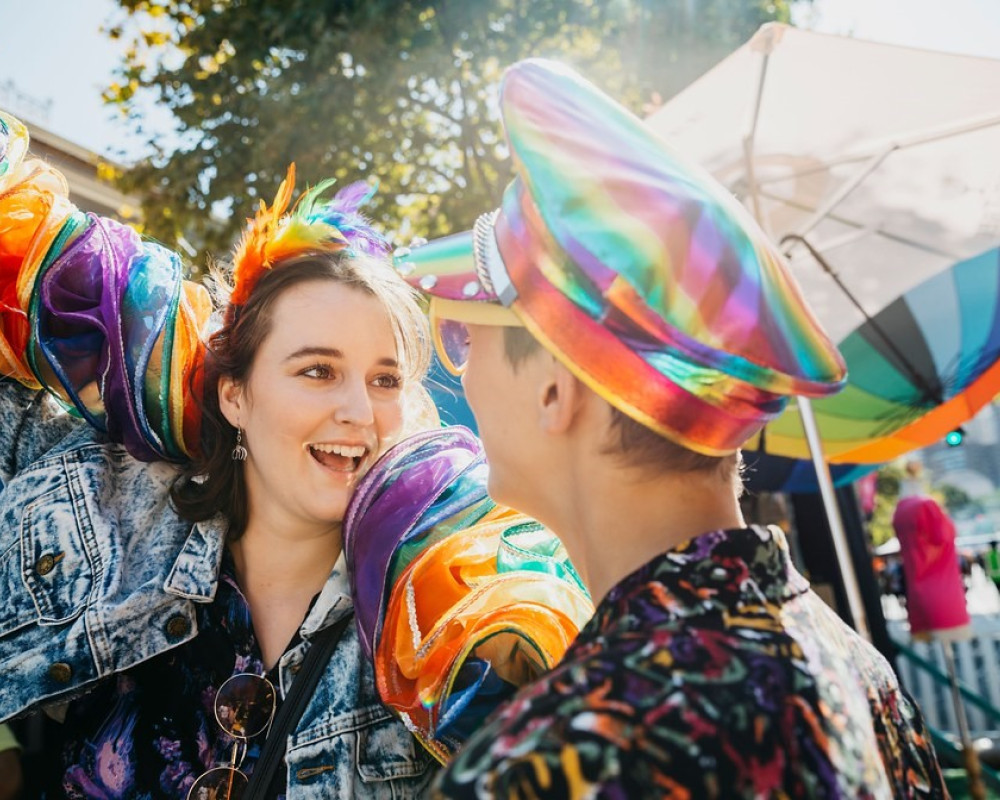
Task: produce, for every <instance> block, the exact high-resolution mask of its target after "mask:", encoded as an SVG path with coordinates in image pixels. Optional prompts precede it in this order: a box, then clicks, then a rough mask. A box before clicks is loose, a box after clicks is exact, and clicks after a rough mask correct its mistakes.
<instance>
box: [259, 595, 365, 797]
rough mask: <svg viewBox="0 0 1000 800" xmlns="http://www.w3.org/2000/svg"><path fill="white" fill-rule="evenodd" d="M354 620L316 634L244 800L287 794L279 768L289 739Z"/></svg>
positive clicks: (279, 714)
mask: <svg viewBox="0 0 1000 800" xmlns="http://www.w3.org/2000/svg"><path fill="white" fill-rule="evenodd" d="M353 617H354V615H353V614H347V615H346V616H345V617H344V618H343V619H340V620H338V621H337V622H335V623H334V624H333V625H331V626H330V627H329V628H325V629H324V630H322V631H320V632H319V633H318V634H316V638H315V639H314V640H313V644H312V647H310V648H309V651H308V652H307V653H306V657H305V658H304V659H303V660H302V667H301V668H300V669H299V674H298V675H296V676H295V680H294V681H293V682H292V688H291V689H289V690H288V695H287V696H286V697H285V699H284V701H283V702H282V703H281V708H279V709H278V713H277V714H275V715H274V722H272V723H271V730H270V732H268V734H267V739H266V740H265V741H264V747H263V748H262V749H261V751H260V758H259V759H258V760H257V764H256V765H255V766H254V768H253V774H251V776H250V782H249V784H247V790H246V792H245V793H244V794H243V800H273V798H275V797H277V796H278V795H279V794H281V793H282V792H283V791H284V789H285V787H284V786H283V785H282V782H281V776H282V773H281V770H280V769H279V767H280V766H281V764H282V762H283V761H284V759H285V745H286V744H287V743H288V735H289V734H290V733H291V732H292V729H293V728H294V727H295V724H296V723H297V722H298V721H299V719H300V718H301V717H302V713H303V712H304V711H305V710H306V705H307V704H308V703H309V701H310V700H311V699H312V696H313V692H314V691H315V689H316V684H317V683H319V679H320V677H321V676H322V675H323V672H324V671H325V670H326V665H327V663H329V661H330V656H332V655H333V650H334V648H335V647H336V646H337V642H338V641H339V640H340V637H341V636H342V635H343V633H344V629H345V628H346V627H347V624H348V623H349V622H350V621H351V619H352V618H353Z"/></svg>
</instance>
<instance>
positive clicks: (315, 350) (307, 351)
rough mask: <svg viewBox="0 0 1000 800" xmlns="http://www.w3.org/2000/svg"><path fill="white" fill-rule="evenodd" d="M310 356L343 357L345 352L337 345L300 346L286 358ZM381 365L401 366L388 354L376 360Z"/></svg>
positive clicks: (288, 359)
mask: <svg viewBox="0 0 1000 800" xmlns="http://www.w3.org/2000/svg"><path fill="white" fill-rule="evenodd" d="M309 356H313V357H315V356H325V357H326V358H332V359H343V358H344V353H343V351H341V350H338V349H337V348H336V347H320V346H310V347H300V348H299V349H298V350H296V351H295V352H294V353H291V354H290V355H288V356H287V357H286V358H285V361H294V360H295V359H297V358H306V357H309ZM375 363H376V364H377V365H378V366H380V367H393V368H395V369H398V368H399V361H398V359H395V358H392V357H390V356H386V357H384V358H380V359H379V360H378V361H376V362H375Z"/></svg>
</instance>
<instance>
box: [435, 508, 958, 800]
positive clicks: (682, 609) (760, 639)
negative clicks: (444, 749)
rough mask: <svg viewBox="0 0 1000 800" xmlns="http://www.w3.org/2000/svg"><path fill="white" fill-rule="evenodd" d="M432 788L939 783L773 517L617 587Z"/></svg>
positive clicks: (934, 787) (901, 789)
mask: <svg viewBox="0 0 1000 800" xmlns="http://www.w3.org/2000/svg"><path fill="white" fill-rule="evenodd" d="M435 792H436V795H437V796H441V797H469V798H474V797H476V798H487V797H490V798H492V797H501V798H508V797H518V798H540V797H545V798H554V797H580V798H582V797H607V798H622V800H624V799H625V798H636V797H650V796H659V797H667V798H675V800H681V799H682V798H697V800H702V799H703V798H723V797H724V798H762V797H787V798H852V800H853V798H889V797H903V798H911V797H921V798H922V797H947V791H946V789H945V788H944V782H943V780H942V777H941V772H940V769H939V767H938V764H937V760H936V758H935V755H934V751H933V748H932V746H931V743H930V737H929V735H928V732H927V730H926V728H925V726H924V723H923V720H922V717H921V715H920V712H919V711H918V709H917V708H916V707H915V706H914V705H913V704H912V702H911V701H910V700H909V699H908V698H907V697H906V695H905V694H903V692H902V691H901V689H900V687H899V685H898V683H897V682H896V678H895V676H894V674H893V671H892V669H891V668H890V666H889V664H888V663H887V662H886V661H885V659H884V658H883V657H882V656H881V655H880V654H879V653H878V652H876V651H875V649H874V648H873V647H871V646H870V645H869V644H868V643H867V642H865V641H864V640H862V639H861V637H860V636H858V635H857V634H856V633H855V632H854V631H853V630H851V629H850V628H849V627H847V626H846V625H845V624H844V623H843V622H842V621H841V620H840V619H839V618H838V617H837V616H836V615H835V614H834V613H833V611H831V610H830V609H829V608H828V607H827V606H826V605H825V604H824V603H823V601H822V600H820V599H819V597H818V596H817V595H816V594H814V593H813V592H812V591H810V589H809V586H808V583H807V581H806V580H805V579H804V578H803V577H802V576H801V575H800V574H798V573H797V572H796V571H795V569H794V567H793V566H792V564H791V560H790V558H789V554H788V546H787V543H786V541H785V538H784V535H783V534H782V533H781V531H780V530H779V529H777V528H770V529H765V528H756V527H755V528H748V529H743V530H730V531H716V532H712V533H707V534H704V535H702V536H699V537H697V538H695V539H692V540H690V541H689V542H687V543H685V544H683V545H681V546H679V547H677V548H675V549H673V550H670V551H669V552H667V553H665V554H664V555H661V556H659V557H657V558H655V559H653V560H652V561H650V562H649V563H648V564H646V565H645V566H644V567H642V568H640V569H639V570H638V571H636V572H634V573H633V574H632V575H630V576H628V577H627V578H625V579H624V580H623V581H621V582H620V583H619V584H618V585H617V586H615V587H614V588H613V589H612V591H611V592H610V593H609V594H608V596H607V597H606V598H605V599H604V600H603V602H602V603H601V604H600V605H599V606H598V609H597V613H596V614H595V616H594V617H593V619H592V620H591V621H590V623H588V625H587V626H586V627H585V628H584V629H583V630H582V631H581V633H580V636H579V637H578V639H577V640H576V642H575V643H574V644H573V645H572V646H571V647H570V649H569V650H568V651H567V653H566V655H565V657H564V659H563V661H562V662H561V663H560V665H559V666H558V667H556V669H555V670H553V671H552V672H551V673H549V674H548V675H546V676H545V677H543V678H542V679H541V680H539V681H538V682H536V683H534V684H532V685H531V686H528V687H526V688H525V689H523V690H521V691H520V692H519V693H518V694H517V695H516V696H515V698H514V699H513V700H512V701H511V702H510V703H508V704H507V705H506V706H504V707H502V708H501V709H500V710H499V712H498V713H497V714H495V715H494V717H493V718H492V719H491V720H490V721H489V722H488V723H487V725H486V726H485V727H484V728H483V729H481V730H480V731H479V732H478V733H477V734H476V735H475V736H474V737H473V738H472V739H471V740H470V741H469V742H468V743H467V744H466V746H465V747H464V748H463V749H462V750H461V751H460V753H459V754H458V756H457V757H456V759H455V760H454V761H453V762H452V763H451V764H450V765H449V766H448V768H447V769H446V770H445V771H444V772H443V773H442V774H441V775H440V776H439V780H438V782H437V783H436V785H435Z"/></svg>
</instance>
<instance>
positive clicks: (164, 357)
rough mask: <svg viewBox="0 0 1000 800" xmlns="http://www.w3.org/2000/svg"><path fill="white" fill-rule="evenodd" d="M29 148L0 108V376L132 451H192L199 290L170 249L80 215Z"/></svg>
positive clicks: (58, 178)
mask: <svg viewBox="0 0 1000 800" xmlns="http://www.w3.org/2000/svg"><path fill="white" fill-rule="evenodd" d="M27 144H28V140H27V132H26V131H25V129H24V126H23V125H21V124H20V123H19V122H18V121H17V120H15V119H13V118H12V117H9V116H5V115H2V114H0V325H2V329H0V374H3V375H6V376H9V377H13V378H15V379H17V380H18V381H20V382H22V383H24V384H25V385H28V386H31V387H32V388H39V387H44V388H46V389H47V390H48V391H49V392H51V393H52V394H54V395H55V396H56V397H57V398H58V399H59V400H61V401H62V402H63V403H64V404H65V405H66V407H67V408H69V409H70V410H71V411H73V412H74V413H76V414H79V415H80V416H82V417H84V418H85V419H86V420H87V421H88V422H89V423H90V424H92V425H94V426H95V427H96V428H98V429H100V430H103V431H106V432H107V434H108V435H109V437H110V438H111V439H112V440H114V441H117V442H121V443H123V444H124V445H125V447H126V448H127V449H128V451H129V452H130V453H131V454H132V455H133V456H135V457H136V458H139V459H143V460H146V461H151V460H157V459H169V460H179V459H183V458H185V457H188V456H190V455H191V454H192V453H193V452H194V450H195V448H196V447H197V444H198V437H199V419H200V414H199V412H198V405H197V399H196V398H197V395H198V391H199V384H198V379H199V377H200V376H199V374H198V373H199V371H200V370H199V368H198V367H199V365H200V364H201V362H202V360H203V351H204V346H203V344H202V333H203V332H204V330H205V327H206V325H207V322H208V319H209V315H210V314H211V311H212V305H211V301H210V298H209V296H208V293H207V291H206V290H205V289H204V287H202V286H200V285H197V284H194V283H191V282H189V281H185V280H184V279H183V275H182V271H181V264H180V260H179V259H178V257H177V256H176V254H174V253H172V252H171V251H169V250H167V249H166V248H164V247H162V246H161V245H159V244H157V243H155V242H151V241H147V240H144V239H142V238H141V237H140V236H139V235H138V234H137V233H136V232H135V231H134V230H133V229H132V228H130V227H128V226H126V225H122V224H120V223H118V222H115V221H114V220H111V219H107V218H104V217H97V216H94V215H85V214H82V213H80V212H79V211H78V210H77V209H76V208H75V206H74V205H73V204H72V202H71V201H70V200H69V191H68V187H67V185H66V181H65V179H64V178H63V176H62V175H61V174H60V173H59V172H58V171H57V170H55V169H54V168H52V167H50V166H49V165H47V164H45V163H43V162H41V161H38V160H37V159H28V160H24V156H25V154H26V152H27Z"/></svg>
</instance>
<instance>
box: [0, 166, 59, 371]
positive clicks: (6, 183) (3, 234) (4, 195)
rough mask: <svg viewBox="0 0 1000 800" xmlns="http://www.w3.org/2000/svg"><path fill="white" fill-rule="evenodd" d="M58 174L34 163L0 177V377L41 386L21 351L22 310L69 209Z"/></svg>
mask: <svg viewBox="0 0 1000 800" xmlns="http://www.w3.org/2000/svg"><path fill="white" fill-rule="evenodd" d="M74 210H75V209H74V207H73V204H72V203H71V202H70V200H69V187H68V186H67V185H66V180H65V178H63V176H62V175H61V174H60V173H59V172H58V171H56V170H55V169H53V168H52V167H50V166H49V165H48V164H45V163H44V162H42V161H39V160H37V159H29V160H28V161H24V162H21V163H19V164H9V165H8V169H7V170H6V172H5V173H4V175H3V176H2V177H0V373H2V374H4V375H9V376H10V377H13V378H15V379H17V380H18V381H20V382H21V383H23V384H25V385H26V386H30V387H31V388H33V389H38V388H41V384H39V382H38V380H37V379H36V378H35V376H34V375H33V374H32V372H31V369H30V367H29V366H28V363H27V360H26V357H25V351H26V348H27V344H28V335H29V326H28V313H27V309H28V307H29V303H30V300H31V293H32V291H33V289H34V286H35V280H36V278H37V276H38V271H39V269H40V267H41V266H42V262H43V260H44V259H45V256H46V254H47V253H48V251H49V248H50V247H51V246H52V242H53V240H54V239H55V238H56V236H57V234H58V233H59V231H60V229H61V228H62V226H63V224H64V223H65V222H66V220H67V218H68V217H69V216H70V214H72V213H73V211H74Z"/></svg>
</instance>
